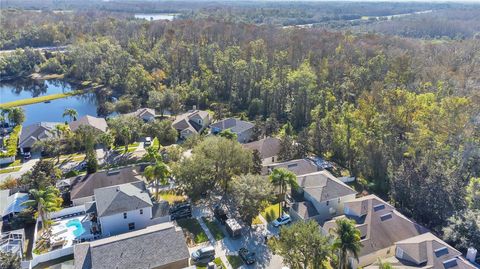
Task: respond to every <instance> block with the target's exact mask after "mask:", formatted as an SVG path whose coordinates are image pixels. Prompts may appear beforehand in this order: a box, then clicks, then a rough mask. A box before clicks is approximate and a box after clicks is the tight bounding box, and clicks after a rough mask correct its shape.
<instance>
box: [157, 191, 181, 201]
mask: <svg viewBox="0 0 480 269" xmlns="http://www.w3.org/2000/svg"><path fill="white" fill-rule="evenodd" d="M159 194H160V198H161V199H163V200H165V201H167V202H168V203H170V204H173V203H176V202H183V201H185V200H186V199H187V198H186V197H185V196H182V195H178V194H176V193H175V192H173V191H164V192H159Z"/></svg>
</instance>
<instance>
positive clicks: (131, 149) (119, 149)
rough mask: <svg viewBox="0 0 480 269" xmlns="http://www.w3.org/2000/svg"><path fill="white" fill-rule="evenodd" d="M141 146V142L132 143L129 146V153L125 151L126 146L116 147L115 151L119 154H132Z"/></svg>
mask: <svg viewBox="0 0 480 269" xmlns="http://www.w3.org/2000/svg"><path fill="white" fill-rule="evenodd" d="M139 145H140V142H135V143H132V144H129V145H128V151H126V150H125V149H126V148H125V146H118V147H115V148H114V149H113V150H114V151H117V152H118V153H123V154H125V153H130V152H134V151H135V150H136V149H137V148H138V146H139Z"/></svg>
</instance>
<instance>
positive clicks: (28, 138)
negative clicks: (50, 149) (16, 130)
mask: <svg viewBox="0 0 480 269" xmlns="http://www.w3.org/2000/svg"><path fill="white" fill-rule="evenodd" d="M59 124H63V123H61V122H38V123H34V124H31V125H28V126H25V127H23V128H22V133H21V134H20V140H19V144H18V147H19V148H31V147H33V144H35V142H37V141H39V140H42V139H46V138H50V137H54V136H55V134H54V132H53V131H54V130H55V126H57V125H59Z"/></svg>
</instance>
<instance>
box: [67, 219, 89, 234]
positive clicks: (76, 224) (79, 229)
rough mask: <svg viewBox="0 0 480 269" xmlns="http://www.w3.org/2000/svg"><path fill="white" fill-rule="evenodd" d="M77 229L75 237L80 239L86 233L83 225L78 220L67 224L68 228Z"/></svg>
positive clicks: (74, 231)
mask: <svg viewBox="0 0 480 269" xmlns="http://www.w3.org/2000/svg"><path fill="white" fill-rule="evenodd" d="M72 226H73V227H75V228H76V229H75V230H73V235H75V236H76V237H79V236H80V235H82V234H83V233H84V232H85V228H83V225H82V223H81V222H80V220H78V219H71V220H69V221H68V222H67V227H72Z"/></svg>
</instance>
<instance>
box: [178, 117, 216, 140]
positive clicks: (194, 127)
mask: <svg viewBox="0 0 480 269" xmlns="http://www.w3.org/2000/svg"><path fill="white" fill-rule="evenodd" d="M209 124H210V114H208V112H207V111H203V110H190V111H188V112H187V113H184V114H181V115H178V116H176V118H175V120H174V121H173V123H172V127H173V128H175V129H176V130H177V131H178V134H179V137H180V138H182V139H186V138H187V137H189V136H191V135H194V134H200V133H201V132H202V131H203V130H205V128H207V127H208V125H209Z"/></svg>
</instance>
